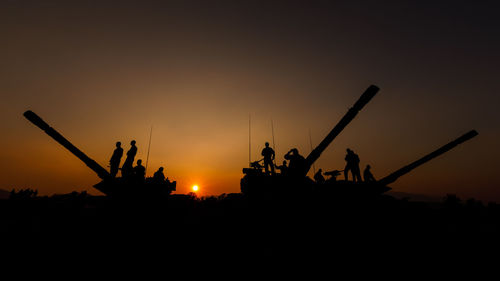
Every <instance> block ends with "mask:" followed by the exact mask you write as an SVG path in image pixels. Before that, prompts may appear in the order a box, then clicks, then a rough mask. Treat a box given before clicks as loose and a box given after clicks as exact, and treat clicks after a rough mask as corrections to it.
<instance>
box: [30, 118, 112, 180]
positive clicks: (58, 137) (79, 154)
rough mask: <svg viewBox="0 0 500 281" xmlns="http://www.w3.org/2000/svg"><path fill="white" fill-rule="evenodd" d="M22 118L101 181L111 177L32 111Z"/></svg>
mask: <svg viewBox="0 0 500 281" xmlns="http://www.w3.org/2000/svg"><path fill="white" fill-rule="evenodd" d="M24 117H26V119H28V120H29V121H30V122H31V123H33V124H35V125H36V126H37V127H38V128H40V129H42V130H43V131H44V132H45V133H47V135H49V136H50V137H51V138H53V139H54V140H55V141H57V142H58V143H59V144H61V145H62V146H64V147H65V148H66V149H67V150H69V151H70V152H71V153H73V155H75V156H76V157H78V159H80V160H82V161H83V163H85V165H87V166H88V167H89V168H90V169H92V171H94V172H95V173H96V174H97V176H99V177H100V178H101V179H103V180H104V179H109V178H111V175H110V174H109V173H108V171H106V169H104V168H103V167H102V166H101V165H99V164H97V162H96V161H94V160H92V159H90V158H89V157H88V156H87V155H85V153H83V152H82V151H81V150H79V149H78V148H76V146H74V145H73V144H72V143H71V142H69V141H68V140H67V139H66V138H65V137H63V136H62V135H61V134H59V133H58V132H57V131H56V130H54V129H53V128H52V127H50V126H49V125H48V124H47V123H45V121H43V120H42V118H40V117H39V116H38V115H36V114H35V113H34V112H33V111H31V110H28V111H26V112H25V113H24Z"/></svg>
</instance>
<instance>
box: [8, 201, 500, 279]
mask: <svg viewBox="0 0 500 281" xmlns="http://www.w3.org/2000/svg"><path fill="white" fill-rule="evenodd" d="M0 233H1V235H2V237H3V238H4V239H3V241H4V245H5V246H8V247H9V248H13V250H14V252H16V249H17V252H18V253H19V254H21V255H22V256H24V257H33V256H36V257H38V259H37V260H38V261H39V262H40V261H42V260H43V261H48V260H50V261H51V262H52V260H51V259H50V258H49V257H53V256H55V261H54V262H55V264H57V266H61V263H63V264H66V263H70V264H73V265H74V266H75V265H82V264H85V268H87V269H96V268H101V269H108V270H109V269H110V268H113V267H112V264H115V263H116V264H119V267H118V269H114V270H112V272H114V273H113V274H118V275H123V274H128V273H127V272H135V271H138V272H142V273H140V274H147V273H152V272H155V273H158V272H160V273H161V274H164V276H167V277H168V276H176V278H175V280H184V279H191V278H195V277H196V276H215V277H228V276H229V278H230V279H233V280H240V279H246V278H247V277H248V278H250V277H249V276H253V277H256V278H259V279H267V278H266V277H270V276H274V277H273V279H276V278H277V279H281V278H280V277H283V278H284V277H285V276H294V275H295V274H305V275H304V276H305V277H308V278H307V279H323V278H322V276H333V275H335V274H337V273H338V272H342V271H344V273H345V272H346V271H348V272H349V274H351V275H352V276H356V275H358V274H366V273H370V274H372V275H379V274H388V272H392V273H394V270H395V269H396V268H401V266H403V268H406V269H407V270H410V271H411V272H413V273H412V274H418V272H422V271H423V272H427V271H428V270H430V269H443V268H446V267H445V264H446V263H447V262H451V264H452V265H453V266H454V267H460V266H459V264H462V263H465V264H467V265H468V268H470V266H471V263H472V262H477V261H478V260H481V259H482V258H484V257H485V256H484V255H485V254H491V253H493V254H494V255H493V257H491V258H490V257H488V260H489V261H491V262H496V261H497V259H498V257H497V256H498V255H500V254H496V253H497V252H496V250H495V249H496V248H495V247H496V240H497V239H499V238H500V235H499V233H500V205H498V204H488V205H486V206H485V205H483V204H482V203H481V202H478V201H474V200H469V201H466V202H461V201H459V200H458V198H456V197H454V196H448V197H447V198H446V199H445V200H443V202H441V203H424V202H409V201H407V200H397V199H394V198H392V197H390V196H379V197H372V198H364V199H358V200H354V199H353V198H332V197H331V196H317V197H314V198H313V197H311V196H309V197H300V196H294V197H290V196H283V197H279V198H266V199H262V198H259V199H252V200H251V199H249V198H246V197H244V196H243V195H241V194H228V195H221V196H219V197H208V198H201V199H200V198H196V197H194V196H190V195H173V196H171V197H170V198H169V199H168V201H166V202H159V201H155V202H151V201H148V202H133V201H128V202H124V201H113V200H110V199H108V198H106V197H96V196H87V195H86V194H76V193H74V194H70V195H66V196H59V197H50V198H49V197H37V198H24V199H23V198H19V199H15V200H12V199H11V200H1V201H0ZM488 256H489V255H488ZM56 261H57V262H56ZM82 262H83V263H82ZM146 268H147V269H146ZM351 268H356V269H354V270H351ZM232 270H236V271H237V272H239V273H238V274H239V275H231V274H229V272H232ZM269 270H271V271H269ZM367 271H368V272H367ZM265 272H268V273H265ZM271 272H272V273H271ZM270 274H273V275H270ZM325 274H326V275H325ZM332 274H333V275H332ZM231 276H232V277H231ZM163 279H168V278H163Z"/></svg>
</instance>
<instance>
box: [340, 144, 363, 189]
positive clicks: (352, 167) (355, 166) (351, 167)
mask: <svg viewBox="0 0 500 281" xmlns="http://www.w3.org/2000/svg"><path fill="white" fill-rule="evenodd" d="M346 151H347V154H346V156H345V161H346V165H345V168H344V177H345V180H346V181H348V180H349V178H348V177H349V171H351V173H352V181H353V182H362V181H363V180H362V179H361V171H360V169H359V156H358V155H357V154H356V153H354V151H352V150H351V149H349V148H348V149H346Z"/></svg>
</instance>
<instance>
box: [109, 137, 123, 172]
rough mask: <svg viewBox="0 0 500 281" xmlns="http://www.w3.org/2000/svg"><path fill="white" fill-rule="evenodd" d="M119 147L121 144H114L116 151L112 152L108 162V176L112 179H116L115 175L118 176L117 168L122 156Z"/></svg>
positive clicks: (121, 149) (121, 150)
mask: <svg viewBox="0 0 500 281" xmlns="http://www.w3.org/2000/svg"><path fill="white" fill-rule="evenodd" d="M121 145H122V143H121V142H116V149H115V151H113V155H112V156H111V159H110V160H109V174H110V175H111V177H113V178H114V177H116V174H118V167H119V166H120V161H121V159H122V156H123V148H122V147H121Z"/></svg>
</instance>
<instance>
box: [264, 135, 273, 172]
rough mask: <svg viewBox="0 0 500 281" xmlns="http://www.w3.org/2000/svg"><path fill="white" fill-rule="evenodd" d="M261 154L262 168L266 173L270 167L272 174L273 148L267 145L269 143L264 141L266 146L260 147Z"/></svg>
mask: <svg viewBox="0 0 500 281" xmlns="http://www.w3.org/2000/svg"><path fill="white" fill-rule="evenodd" d="M261 154H262V156H264V170H265V171H266V174H267V173H268V172H269V167H271V174H273V175H274V163H273V161H274V157H275V155H274V150H273V149H272V148H270V147H269V143H268V142H266V147H264V149H262V153H261Z"/></svg>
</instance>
